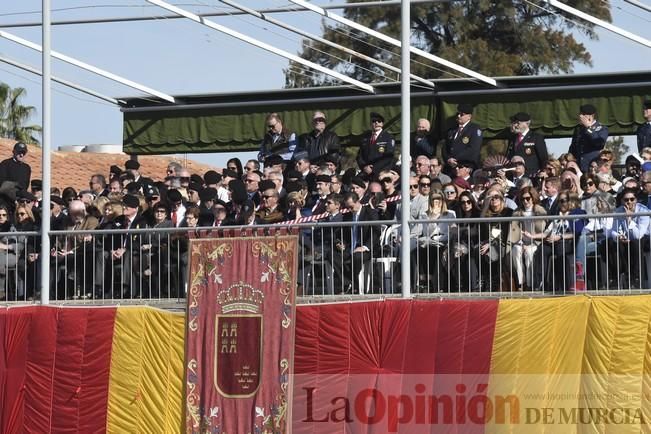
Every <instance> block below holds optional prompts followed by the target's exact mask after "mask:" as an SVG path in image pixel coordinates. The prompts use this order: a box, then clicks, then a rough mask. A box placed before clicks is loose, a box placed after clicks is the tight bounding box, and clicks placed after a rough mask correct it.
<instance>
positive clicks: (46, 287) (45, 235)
mask: <svg viewBox="0 0 651 434" xmlns="http://www.w3.org/2000/svg"><path fill="white" fill-rule="evenodd" d="M42 7H43V10H42V19H43V27H42V36H43V51H42V63H43V66H42V71H43V80H42V84H43V95H42V97H43V107H42V108H41V112H42V113H41V114H42V116H43V137H42V148H41V149H42V160H41V161H42V164H41V166H42V167H43V176H42V178H43V200H42V201H41V204H42V212H41V214H42V216H41V255H40V257H39V261H40V263H41V287H40V290H41V304H49V303H50V184H51V182H50V166H51V164H52V162H51V159H50V147H51V143H50V136H51V125H50V121H51V117H50V114H51V111H50V108H51V84H52V83H51V73H50V60H51V58H50V49H51V47H50V20H51V17H50V0H43V3H42Z"/></svg>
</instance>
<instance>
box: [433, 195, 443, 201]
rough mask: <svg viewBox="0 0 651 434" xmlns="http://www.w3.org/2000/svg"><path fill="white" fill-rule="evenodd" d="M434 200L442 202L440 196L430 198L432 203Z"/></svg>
mask: <svg viewBox="0 0 651 434" xmlns="http://www.w3.org/2000/svg"><path fill="white" fill-rule="evenodd" d="M435 200H443V197H441V196H432V202H434V201H435Z"/></svg>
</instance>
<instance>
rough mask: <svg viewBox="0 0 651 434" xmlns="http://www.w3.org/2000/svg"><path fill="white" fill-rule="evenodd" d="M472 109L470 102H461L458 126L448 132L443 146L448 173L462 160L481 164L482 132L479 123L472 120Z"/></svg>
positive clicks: (452, 171) (458, 112)
mask: <svg viewBox="0 0 651 434" xmlns="http://www.w3.org/2000/svg"><path fill="white" fill-rule="evenodd" d="M472 110H473V107H472V105H470V104H459V105H458V106H457V119H456V121H457V126H455V127H453V128H450V129H449V130H448V132H447V135H446V138H445V145H444V146H443V160H444V161H445V163H446V164H445V166H446V174H448V175H450V173H452V174H453V173H454V169H455V168H456V167H457V163H458V162H459V161H461V160H465V161H472V162H473V163H474V164H475V166H476V167H479V166H480V164H479V150H480V148H481V144H482V133H481V129H479V125H477V124H475V123H472V122H471V120H472ZM450 176H451V175H450Z"/></svg>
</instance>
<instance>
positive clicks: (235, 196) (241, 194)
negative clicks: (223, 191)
mask: <svg viewBox="0 0 651 434" xmlns="http://www.w3.org/2000/svg"><path fill="white" fill-rule="evenodd" d="M228 188H229V189H230V190H231V200H232V201H233V202H235V203H236V204H239V205H241V204H243V203H244V202H246V199H247V198H248V197H249V196H248V194H246V186H245V185H244V183H243V182H242V181H241V180H239V179H233V180H231V182H229V183H228Z"/></svg>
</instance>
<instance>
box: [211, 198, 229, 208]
mask: <svg viewBox="0 0 651 434" xmlns="http://www.w3.org/2000/svg"><path fill="white" fill-rule="evenodd" d="M215 205H221V206H223V207H224V208H226V211H228V204H227V203H226V202H224V201H223V200H221V199H215V203H214V204H213V205H212V206H215Z"/></svg>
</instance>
